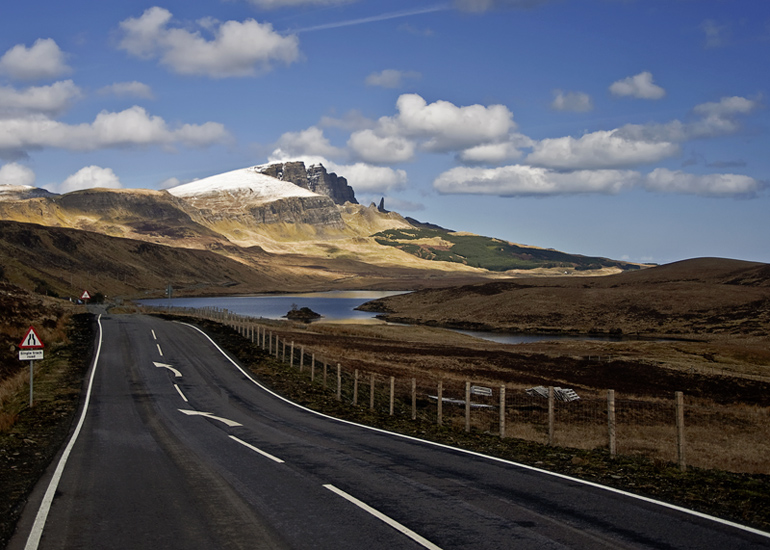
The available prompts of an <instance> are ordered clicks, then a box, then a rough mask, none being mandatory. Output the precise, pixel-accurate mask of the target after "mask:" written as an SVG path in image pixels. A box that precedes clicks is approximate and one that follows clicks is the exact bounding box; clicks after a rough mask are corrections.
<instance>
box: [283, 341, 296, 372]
mask: <svg viewBox="0 0 770 550" xmlns="http://www.w3.org/2000/svg"><path fill="white" fill-rule="evenodd" d="M285 351H286V348H284V352H285ZM289 366H290V367H293V366H294V340H292V341H291V350H290V353H289Z"/></svg>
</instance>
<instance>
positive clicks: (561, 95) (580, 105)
mask: <svg viewBox="0 0 770 550" xmlns="http://www.w3.org/2000/svg"><path fill="white" fill-rule="evenodd" d="M553 96H554V97H553V101H552V102H551V109H553V110H554V111H573V112H575V113H584V112H586V111H590V110H592V109H593V108H594V104H593V101H591V96H590V95H588V94H586V93H583V92H564V91H562V90H554V92H553Z"/></svg>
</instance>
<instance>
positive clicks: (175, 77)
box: [0, 0, 770, 263]
mask: <svg viewBox="0 0 770 550" xmlns="http://www.w3.org/2000/svg"><path fill="white" fill-rule="evenodd" d="M6 4H9V5H4V6H3V8H2V17H0V183H11V184H27V185H35V186H37V187H44V188H47V189H49V190H51V191H56V192H66V191H70V190H75V189H82V188H87V187H94V186H101V187H123V188H151V189H163V188H168V187H170V186H173V185H175V184H179V183H186V182H189V181H192V180H194V179H197V178H202V177H206V176H209V175H213V174H217V173H221V172H225V171H228V170H232V169H236V168H243V167H246V166H251V165H254V164H263V163H266V162H269V161H278V160H295V159H302V160H306V162H323V163H324V165H325V166H327V168H329V169H330V170H331V171H335V172H337V173H338V174H340V175H342V176H345V177H347V178H348V180H349V182H350V183H351V185H352V186H353V188H354V189H355V191H356V195H357V197H358V198H359V201H360V202H362V203H368V202H370V201H379V199H380V197H383V196H384V197H386V206H387V207H388V208H390V209H392V210H396V211H398V212H400V213H401V214H404V215H408V216H412V217H415V218H417V219H420V220H423V221H430V222H433V223H437V224H440V225H443V226H445V227H448V228H451V229H455V230H462V231H471V232H474V233H479V234H483V235H487V236H493V237H499V238H503V239H507V240H510V241H513V242H519V243H524V244H530V245H535V246H542V247H549V248H556V249H559V250H563V251H566V252H571V253H580V254H588V255H601V256H606V257H610V258H613V259H625V260H630V261H643V262H657V263H668V262H672V261H676V260H681V259H686V258H693V257H700V256H721V257H729V258H738V259H745V260H754V261H762V262H770V238H768V237H769V236H770V222H769V221H768V220H769V219H770V216H768V213H769V212H768V206H769V205H770V190H768V183H770V154H769V151H770V147H769V146H770V139H768V131H769V128H768V126H769V125H770V115H768V93H769V92H770V76H769V75H770V71H768V62H769V61H770V4H768V3H767V2H765V1H764V0H759V1H758V0H455V1H452V0H446V1H440V0H439V1H422V0H411V1H401V0H393V1H388V2H374V1H371V0H357V1H355V0H199V1H198V2H188V1H180V0H168V1H163V2H160V1H155V2H153V1H147V2H145V1H133V0H132V1H124V2H96V1H93V0H68V1H67V2H60V1H53V0H26V1H25V2H23V3H22V2H14V3H6Z"/></svg>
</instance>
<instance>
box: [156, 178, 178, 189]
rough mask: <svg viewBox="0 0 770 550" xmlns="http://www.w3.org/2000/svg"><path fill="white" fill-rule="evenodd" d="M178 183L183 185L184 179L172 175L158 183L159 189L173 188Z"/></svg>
mask: <svg viewBox="0 0 770 550" xmlns="http://www.w3.org/2000/svg"><path fill="white" fill-rule="evenodd" d="M177 185H182V181H181V180H180V179H179V178H176V177H171V178H167V179H165V180H163V181H162V182H160V183H159V184H158V189H171V188H172V187H176V186H177Z"/></svg>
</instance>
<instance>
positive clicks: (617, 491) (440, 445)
mask: <svg viewBox="0 0 770 550" xmlns="http://www.w3.org/2000/svg"><path fill="white" fill-rule="evenodd" d="M181 324H183V325H187V326H189V327H190V328H193V329H195V330H197V331H198V332H200V333H201V334H203V336H205V337H206V338H207V339H208V341H209V342H211V343H212V344H213V346H214V347H215V348H216V349H217V350H219V353H221V354H222V355H223V356H224V357H225V359H227V360H228V361H230V363H232V364H233V365H234V366H235V368H237V369H238V370H239V371H241V372H242V373H243V375H244V376H245V377H246V378H248V379H249V380H250V381H251V382H252V383H253V384H254V385H255V386H257V387H259V388H260V389H262V390H264V391H266V392H267V393H269V394H270V395H272V396H273V397H276V398H278V399H280V400H281V401H283V402H285V403H288V404H289V405H292V406H294V407H296V408H298V409H301V410H303V411H306V412H309V413H311V414H314V415H316V416H320V417H322V418H327V419H329V420H333V421H335V422H340V423H342V424H348V425H350V426H357V427H359V428H363V429H365V430H371V431H373V432H377V433H382V434H387V435H391V436H393V437H399V438H401V439H406V440H408V441H414V442H417V443H422V444H425V445H431V446H433V447H438V448H440V449H447V450H450V451H455V452H458V453H463V454H466V455H470V456H475V457H478V458H483V459H485V460H491V461H493V462H499V463H501V464H508V465H510V466H516V467H517V468H521V469H523V470H529V471H531V472H537V473H539V474H543V475H546V476H551V477H555V478H558V479H564V480H566V481H569V482H571V483H579V484H581V485H585V486H587V487H594V488H596V489H601V490H604V491H609V492H611V493H615V494H616V495H622V496H624V497H627V498H630V499H635V500H640V501H642V502H647V503H650V504H654V505H656V506H661V507H663V508H668V509H669V510H676V511H677V512H682V513H684V514H688V515H690V516H695V517H698V518H701V519H705V520H708V521H713V522H714V523H719V524H721V525H726V526H728V527H733V528H735V529H739V530H741V531H745V532H747V533H752V534H754V535H759V536H760V537H766V538H768V539H770V533H768V532H766V531H760V530H759V529H754V528H753V527H748V526H746V525H741V524H740V523H735V522H733V521H729V520H726V519H722V518H718V517H714V516H710V515H708V514H704V513H703V512H698V511H695V510H690V509H689V508H684V507H682V506H677V505H676V504H669V503H668V502H663V501H661V500H655V499H653V498H649V497H643V496H640V495H635V494H634V493H629V492H627V491H623V490H621V489H615V488H614V487H607V486H606V485H600V484H598V483H594V482H593V481H586V480H585V479H578V478H576V477H570V476H568V475H564V474H558V473H556V472H549V471H548V470H543V469H541V468H535V467H534V466H529V465H527V464H521V463H519V462H514V461H512V460H506V459H505V458H498V457H496V456H489V455H485V454H481V453H477V452H476V451H469V450H467V449H461V448H459V447H452V446H450V445H445V444H443V443H436V442H435V441H428V440H427V439H419V438H417V437H412V436H411V435H405V434H400V433H396V432H389V431H388V430H383V429H381V428H375V427H373V426H366V425H365V424H358V423H356V422H351V421H350V420H344V419H342V418H336V417H334V416H329V415H328V414H324V413H321V412H318V411H314V410H313V409H309V408H307V407H305V406H303V405H300V404H299V403H295V402H293V401H290V400H289V399H286V398H285V397H283V396H282V395H278V394H277V393H275V392H274V391H273V390H271V389H270V388H268V387H266V386H263V385H262V384H260V383H259V382H258V381H257V380H255V379H254V378H252V377H251V375H250V374H248V373H247V372H246V371H245V370H243V369H242V368H241V367H240V365H238V363H236V362H235V361H234V360H233V359H232V358H231V357H230V356H229V355H227V353H225V351H224V350H223V349H222V348H220V347H219V346H218V345H217V343H216V342H214V340H212V339H211V337H210V336H209V335H208V334H206V333H205V332H203V331H202V330H201V329H199V328H198V327H196V326H195V325H190V324H189V323H181Z"/></svg>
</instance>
